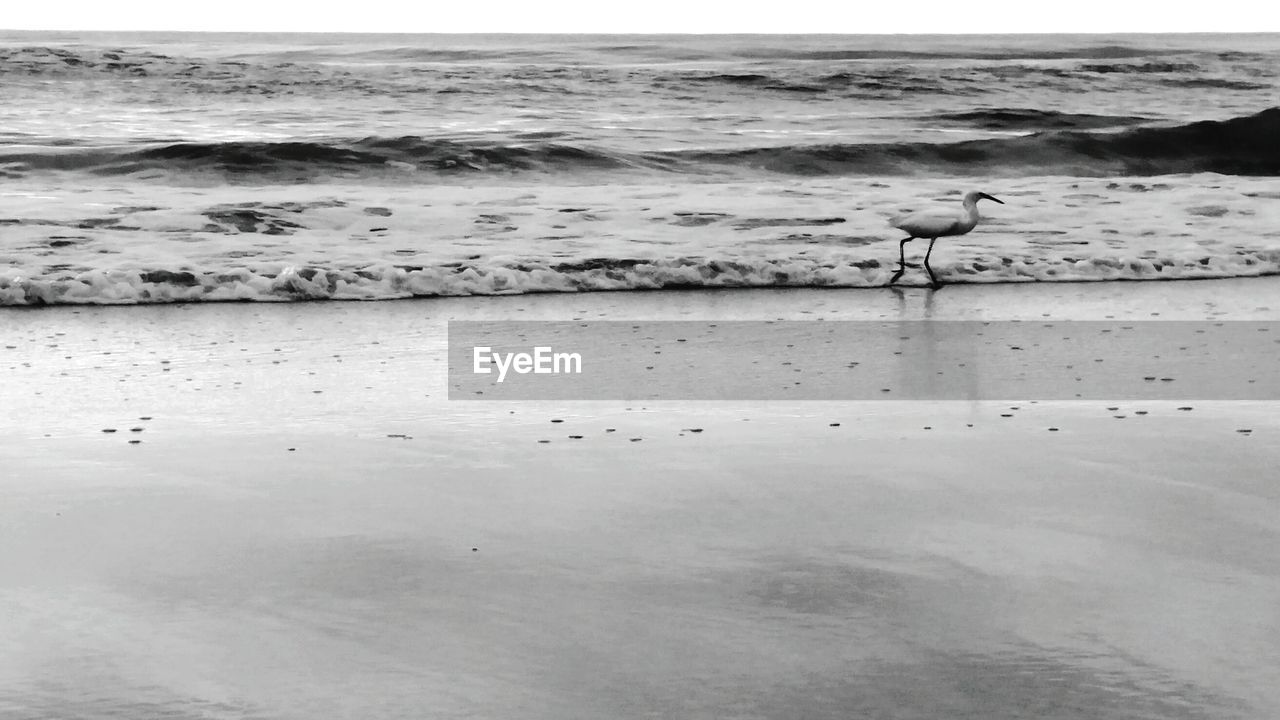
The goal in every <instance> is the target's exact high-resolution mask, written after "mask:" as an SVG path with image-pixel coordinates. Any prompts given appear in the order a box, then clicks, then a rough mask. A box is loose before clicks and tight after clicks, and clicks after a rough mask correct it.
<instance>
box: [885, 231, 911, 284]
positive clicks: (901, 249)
mask: <svg viewBox="0 0 1280 720" xmlns="http://www.w3.org/2000/svg"><path fill="white" fill-rule="evenodd" d="M912 240H915V236H912V237H909V238H904V239H903V240H902V242H900V243H898V272H896V273H894V274H893V278H892V279H891V280H889V284H890V285H892V284H894V283H896V282H898V278H901V277H902V273H904V272H906V270H907V243H909V242H911V241H912Z"/></svg>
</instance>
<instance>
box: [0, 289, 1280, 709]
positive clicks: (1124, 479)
mask: <svg viewBox="0 0 1280 720" xmlns="http://www.w3.org/2000/svg"><path fill="white" fill-rule="evenodd" d="M817 317H822V318H827V319H850V320H851V319H885V318H887V319H905V320H920V319H926V318H927V319H990V320H1008V319H1040V318H1052V319H1056V320H1082V319H1106V318H1113V319H1132V320H1141V319H1153V318H1155V319H1182V320H1193V319H1199V320H1205V319H1207V320H1235V319H1251V320H1274V319H1277V318H1278V317H1280V281H1277V280H1276V279H1275V278H1260V279H1256V280H1237V281H1223V282H1219V281H1202V282H1183V283H1126V284H1106V285H1092V284H1080V285H1054V286H1025V285H1024V286H1016V287H1013V286H971V287H949V288H946V289H944V290H943V291H941V292H938V293H927V292H925V291H921V290H907V291H904V292H902V293H892V292H887V291H885V292H877V291H871V292H868V291H776V292H772V291H751V292H735V291H724V292H689V293H655V294H635V293H629V294H616V295H615V294H594V295H554V296H524V297H512V298H458V299H451V300H435V301H406V302H382V303H338V304H335V303H318V304H288V305H267V304H251V305H183V306H153V307H130V308H53V309H42V310H30V311H6V313H5V314H4V316H3V318H2V320H3V322H4V327H5V333H4V335H3V338H2V339H0V370H2V371H3V373H4V382H3V384H0V406H3V407H4V408H5V413H4V414H3V415H2V416H0V417H2V418H3V420H2V421H0V422H3V429H2V432H0V466H3V467H4V468H5V472H4V473H3V480H0V488H3V492H4V495H5V502H4V503H3V505H0V606H3V612H4V614H5V616H6V618H8V619H9V620H8V621H7V622H6V623H5V624H4V626H3V627H2V628H0V646H3V647H5V648H6V650H5V652H3V653H0V688H3V689H4V692H3V693H0V695H3V697H4V700H3V701H0V714H13V715H14V716H24V717H25V716H32V717H46V716H47V717H86V718H97V717H114V716H121V715H123V716H127V717H137V718H150V717H183V718H185V717H204V718H271V719H273V720H274V719H277V718H288V719H290V720H292V719H294V718H297V719H299V720H301V719H303V718H319V717H324V718H373V717H376V718H401V717H404V718H408V717H423V716H424V715H425V716H431V717H463V716H466V717H483V718H513V717H519V718H547V719H548V720H550V719H552V718H556V719H562V718H598V717H617V718H631V717H636V718H639V717H653V716H663V717H684V718H722V717H729V716H732V717H742V718H782V717H810V718H828V717H829V718H837V717H839V718H847V717H862V716H866V717H892V718H917V717H920V718H923V717H947V716H966V715H974V716H981V717H988V718H1023V717H1029V716H1035V717H1050V718H1069V717H1070V718H1074V717H1090V718H1120V717H1124V718H1133V717H1189V718H1245V717H1266V716H1270V715H1274V714H1276V713H1277V712H1280V694H1278V693H1277V691H1276V690H1275V689H1274V687H1273V685H1274V684H1273V683H1271V682H1270V681H1269V678H1270V677H1271V676H1273V675H1274V673H1275V671H1276V670H1277V668H1280V653H1278V652H1277V650H1276V648H1277V647H1278V646H1280V645H1278V644H1277V639H1280V616H1278V615H1277V613H1276V610H1275V606H1276V603H1275V599H1276V598H1277V597H1280V561H1277V559H1276V555H1275V553H1274V548H1275V547H1276V546H1277V540H1280V537H1278V536H1280V521H1277V518H1280V512H1277V511H1278V510H1280V491H1277V489H1276V487H1275V485H1274V483H1272V482H1270V478H1271V476H1272V475H1273V474H1274V472H1273V468H1274V467H1276V465H1277V463H1280V450H1278V449H1277V448H1280V443H1277V442H1275V440H1276V438H1277V437H1280V419H1277V418H1280V414H1277V413H1276V405H1275V403H1261V402H1195V403H1194V404H1193V405H1192V406H1190V409H1181V408H1184V407H1188V406H1187V405H1186V404H1184V403H1180V402H1176V401H1151V402H1122V401H1117V402H1104V401H1089V402H1031V400H1034V398H1028V399H1027V400H1026V401H1019V402H1013V403H1001V402H951V403H925V402H863V403H834V402H833V403H812V402H810V403H786V402H776V403H692V402H663V403H645V404H628V403H621V402H594V403H573V402H555V403H551V402H541V403H518V402H510V403H502V402H487V403H475V402H472V403H464V402H456V401H455V402H450V401H448V400H447V399H446V395H447V387H446V379H445V374H444V364H445V348H444V337H445V323H446V322H447V321H448V320H449V319H514V318H528V319H534V318H538V319H556V320H566V319H598V318H613V319H622V318H626V319H698V320H714V319H719V320H729V319H755V320H767V319H779V318H782V319H812V318H817ZM1051 428H1056V429H1051ZM107 431H111V432H107ZM1246 431H1247V432H1246ZM574 436H580V437H574ZM133 441H137V442H133Z"/></svg>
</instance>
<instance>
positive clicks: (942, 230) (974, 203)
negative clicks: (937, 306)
mask: <svg viewBox="0 0 1280 720" xmlns="http://www.w3.org/2000/svg"><path fill="white" fill-rule="evenodd" d="M979 200H994V201H995V202H998V203H1000V204H1001V205H1003V204H1004V201H1002V200H998V199H996V198H994V197H992V196H990V195H988V194H986V193H984V192H978V191H976V190H974V191H971V192H967V193H965V196H964V202H963V203H962V204H961V208H960V209H959V210H943V209H936V210H922V211H920V212H916V213H911V214H910V215H902V216H899V217H895V218H893V220H891V221H890V225H892V226H893V227H896V228H898V229H899V230H902V231H904V232H906V233H908V234H909V235H910V237H907V238H906V239H904V240H902V242H900V243H899V244H898V272H896V273H894V275H893V279H892V280H890V281H889V284H890V285H892V284H894V283H896V282H898V278H901V277H902V273H903V272H904V271H905V270H906V267H907V258H906V248H907V243H908V242H910V241H912V240H914V239H916V238H929V250H928V251H927V252H925V254H924V269H925V271H926V272H928V273H929V280H930V281H932V284H933V286H934V287H935V288H936V287H939V285H940V283H939V282H938V279H937V278H935V277H934V276H933V268H931V267H929V255H930V254H931V253H932V252H933V243H934V241H936V240H937V239H938V238H940V237H951V236H953V235H964V234H965V233H967V232H969V231H970V230H972V229H974V228H975V227H977V225H978V201H979Z"/></svg>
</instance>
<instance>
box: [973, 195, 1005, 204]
mask: <svg viewBox="0 0 1280 720" xmlns="http://www.w3.org/2000/svg"><path fill="white" fill-rule="evenodd" d="M978 197H980V198H986V199H987V200H992V201H995V202H998V203H1000V204H1001V205H1003V204H1004V201H1003V200H1001V199H1000V198H998V197H991V196H990V195H988V194H986V193H978Z"/></svg>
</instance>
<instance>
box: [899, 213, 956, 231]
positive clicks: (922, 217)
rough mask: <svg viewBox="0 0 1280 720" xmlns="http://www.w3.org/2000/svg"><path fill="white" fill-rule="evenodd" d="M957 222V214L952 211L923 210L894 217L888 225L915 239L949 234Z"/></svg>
mask: <svg viewBox="0 0 1280 720" xmlns="http://www.w3.org/2000/svg"><path fill="white" fill-rule="evenodd" d="M959 221H960V217H959V214H958V213H956V212H955V211H953V210H923V211H921V212H917V213H911V214H910V215H900V216H898V217H895V218H894V219H893V220H892V221H890V225H892V226H893V227H896V228H898V229H900V230H905V231H907V232H909V233H911V234H912V235H915V236H916V237H938V236H942V235H947V234H950V233H951V232H952V231H953V230H955V227H956V224H957V223H958V222H959Z"/></svg>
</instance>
